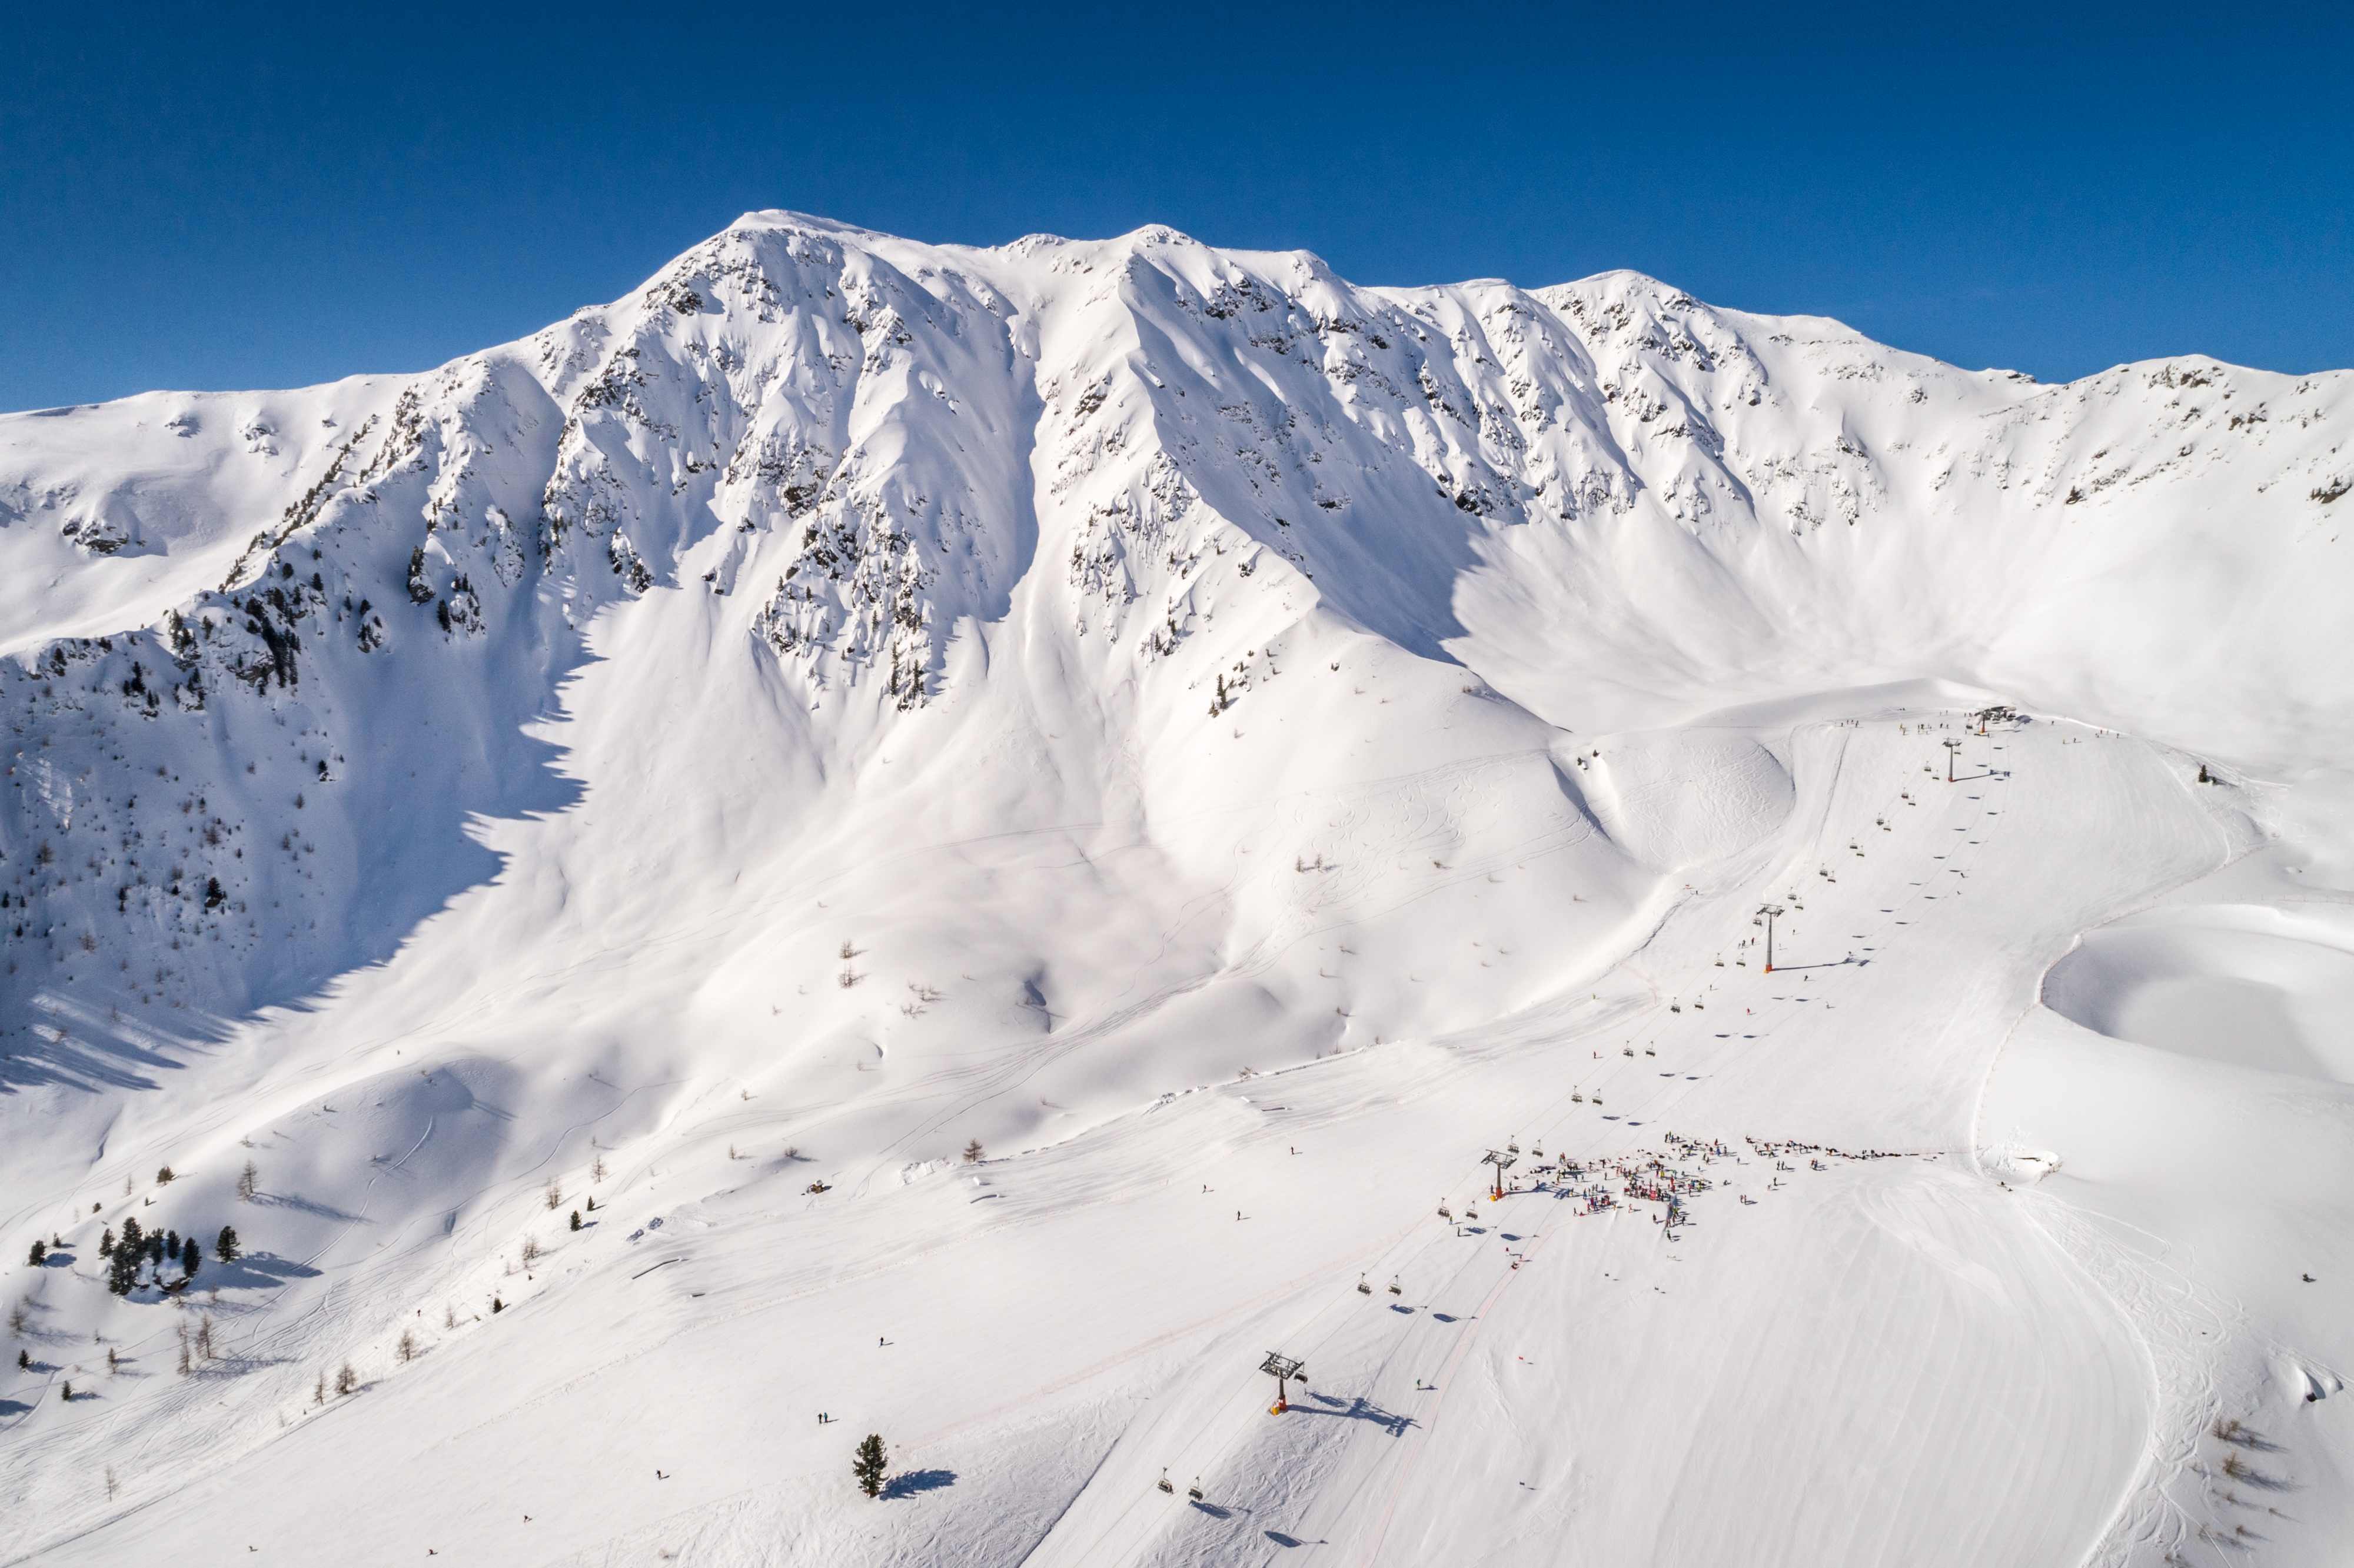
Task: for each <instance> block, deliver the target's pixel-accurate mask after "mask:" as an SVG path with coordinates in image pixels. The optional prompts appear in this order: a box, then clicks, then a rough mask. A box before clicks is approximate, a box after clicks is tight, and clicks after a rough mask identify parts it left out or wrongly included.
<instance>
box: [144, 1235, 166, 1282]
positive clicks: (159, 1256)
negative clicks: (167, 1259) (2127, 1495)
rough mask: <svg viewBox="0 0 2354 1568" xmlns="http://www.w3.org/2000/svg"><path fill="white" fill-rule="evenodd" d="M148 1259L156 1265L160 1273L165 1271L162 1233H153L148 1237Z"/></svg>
mask: <svg viewBox="0 0 2354 1568" xmlns="http://www.w3.org/2000/svg"><path fill="white" fill-rule="evenodd" d="M147 1260H148V1261H149V1262H150V1263H153V1264H154V1266H155V1269H156V1272H157V1273H158V1274H161V1273H162V1272H163V1268H164V1238H163V1236H162V1235H160V1234H150V1235H149V1236H148V1237H147Z"/></svg>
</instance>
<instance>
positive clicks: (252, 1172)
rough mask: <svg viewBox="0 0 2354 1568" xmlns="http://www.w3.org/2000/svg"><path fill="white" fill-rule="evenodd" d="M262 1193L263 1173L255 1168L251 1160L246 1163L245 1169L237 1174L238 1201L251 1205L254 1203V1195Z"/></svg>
mask: <svg viewBox="0 0 2354 1568" xmlns="http://www.w3.org/2000/svg"><path fill="white" fill-rule="evenodd" d="M260 1191H261V1172H260V1171H259V1170H258V1169H256V1168H255V1166H254V1163H253V1161H252V1160H247V1161H246V1162H245V1169H244V1170H242V1171H239V1172H238V1173H237V1195H238V1200H239V1202H246V1203H250V1202H253V1196H254V1194H255V1193H257V1192H260Z"/></svg>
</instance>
